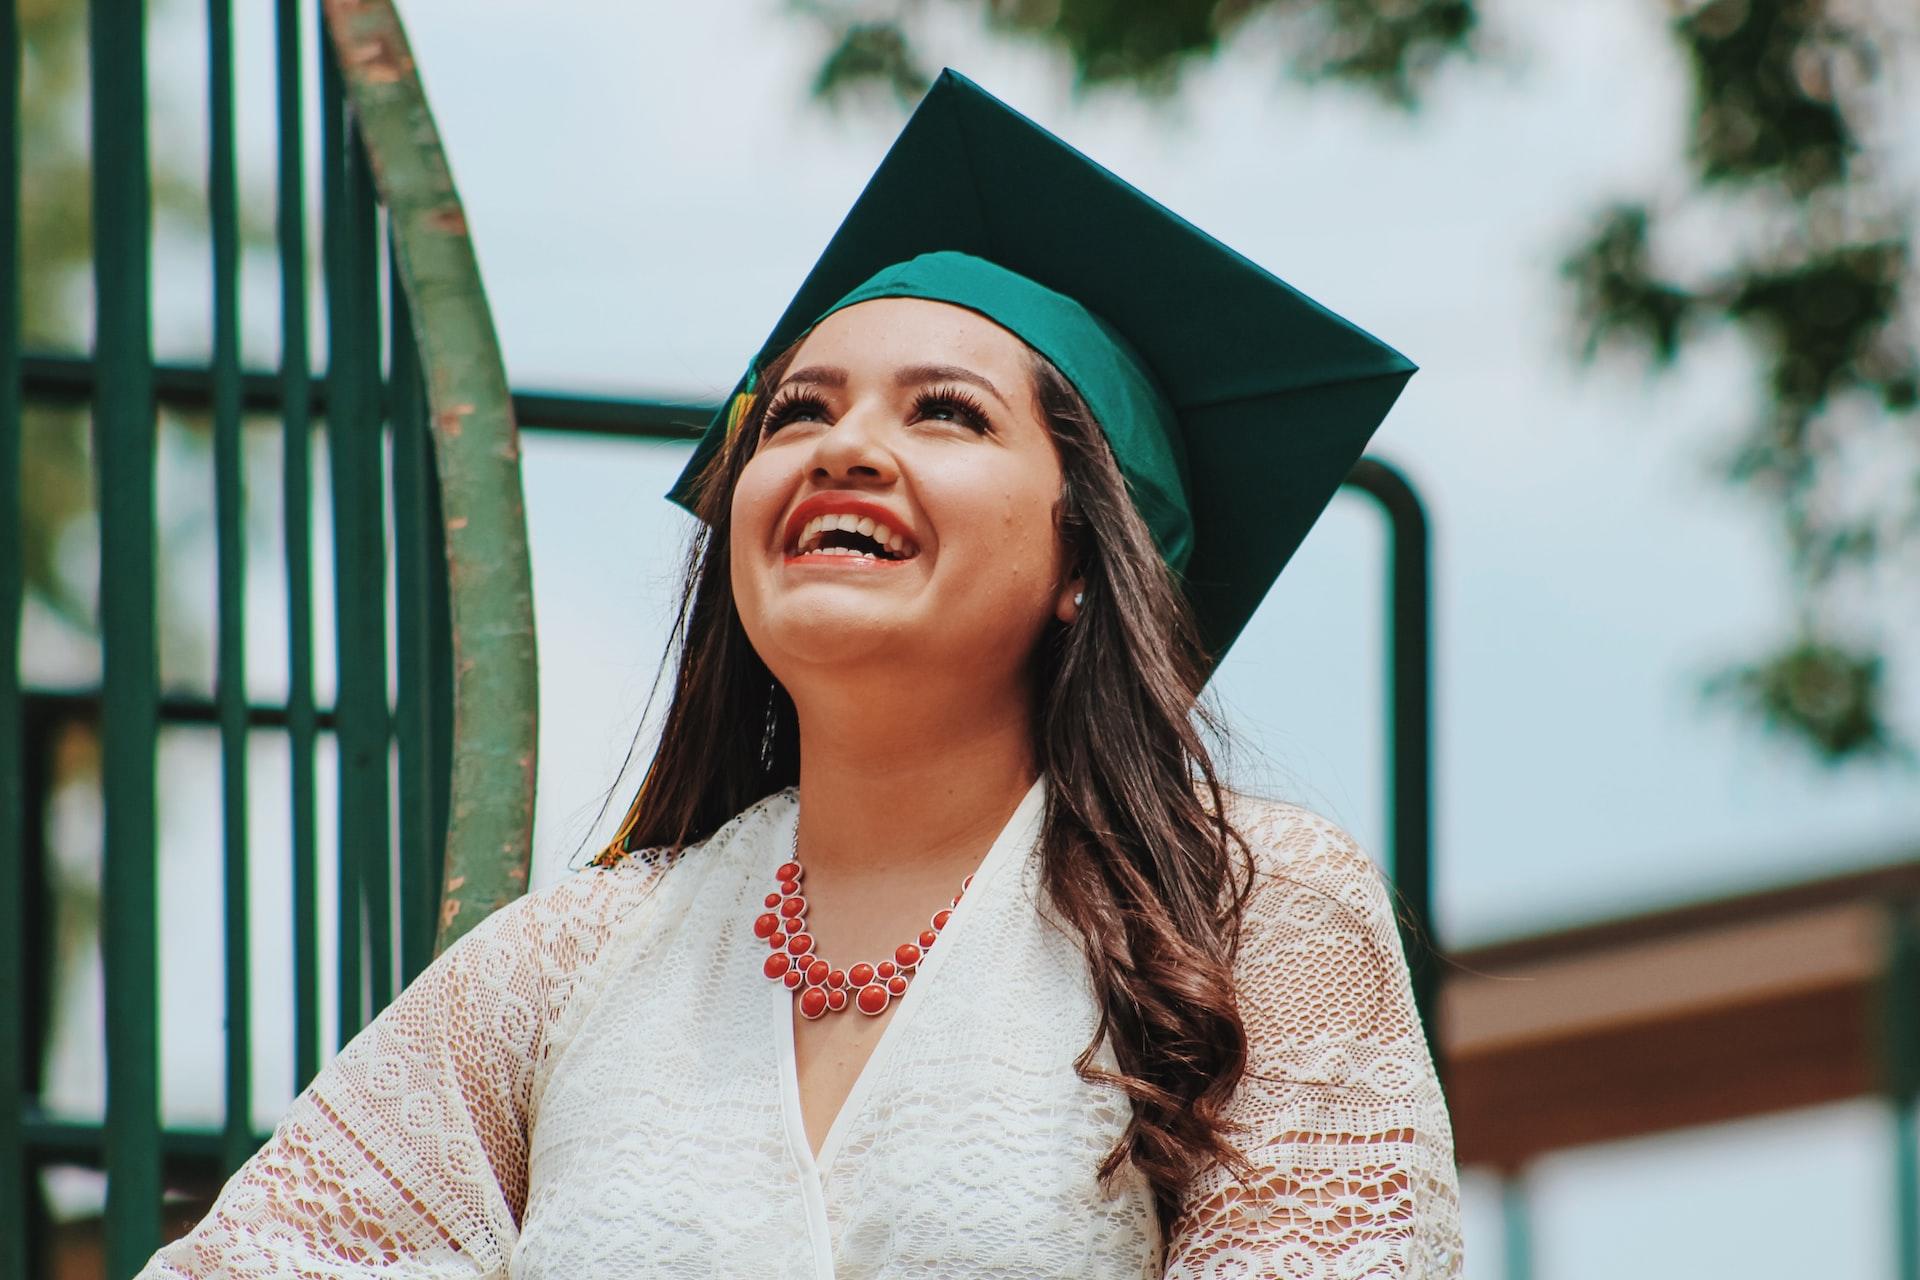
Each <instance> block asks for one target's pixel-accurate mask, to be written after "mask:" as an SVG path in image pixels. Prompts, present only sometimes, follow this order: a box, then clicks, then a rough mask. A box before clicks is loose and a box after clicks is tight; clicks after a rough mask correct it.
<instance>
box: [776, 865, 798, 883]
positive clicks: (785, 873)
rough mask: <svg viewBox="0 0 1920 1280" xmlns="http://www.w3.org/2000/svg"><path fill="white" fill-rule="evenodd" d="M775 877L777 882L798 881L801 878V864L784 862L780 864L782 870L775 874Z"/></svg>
mask: <svg viewBox="0 0 1920 1280" xmlns="http://www.w3.org/2000/svg"><path fill="white" fill-rule="evenodd" d="M773 875H774V878H775V879H776V880H798V879H799V878H800V864H799V863H797V862H783V863H781V864H780V869H779V870H778V871H776V872H774V873H773Z"/></svg>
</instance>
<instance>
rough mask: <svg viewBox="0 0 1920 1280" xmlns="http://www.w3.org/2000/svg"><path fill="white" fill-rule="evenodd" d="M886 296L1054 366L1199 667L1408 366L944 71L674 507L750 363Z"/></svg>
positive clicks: (1314, 508) (1251, 604)
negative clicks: (1184, 626) (955, 311)
mask: <svg viewBox="0 0 1920 1280" xmlns="http://www.w3.org/2000/svg"><path fill="white" fill-rule="evenodd" d="M881 297H920V298H933V299H936V300H939V301H945V302H952V303H956V304H958V305H961V306H966V307H968V308H970V309H972V310H975V311H978V312H979V313H980V314H982V315H984V316H986V317H987V318H988V319H990V320H993V321H995V322H996V323H998V324H1000V325H1001V326H1002V327H1003V328H1006V329H1008V330H1009V331H1011V332H1012V333H1014V334H1015V335H1016V336H1018V337H1020V338H1021V339H1022V340H1023V341H1025V342H1026V343H1027V344H1028V345H1029V346H1031V347H1033V348H1034V349H1035V350H1037V351H1039V352H1040V353H1041V354H1042V355H1044V356H1046V357H1047V358H1048V359H1050V360H1052V361H1053V363H1054V364H1055V365H1056V366H1057V367H1058V368H1059V369H1060V371H1061V373H1062V374H1064V375H1065V376H1066V377H1067V379H1068V380H1069V381H1070V382H1072V383H1073V384H1074V386H1075V388H1076V389H1077V390H1078V391H1079V392H1080V394H1081V396H1082V397H1083V398H1084V399H1085V400H1086V401H1087V405H1088V407H1089V408H1090V409H1092V410H1093V412H1094V416H1095V417H1096V418H1098V419H1099V421H1100V425H1101V427H1102V428H1103V430H1104V431H1105V433H1106V436H1107V439H1108V441H1109V443H1110V444H1111V445H1112V447H1113V451H1114V456H1115V458H1116V459H1117V460H1118V462H1119V464H1120V470H1121V472H1122V474H1123V475H1124V476H1125V477H1126V480H1127V485H1128V489H1129V491H1130V493H1131V494H1132V496H1133V500H1134V504H1135V506H1136V507H1137V508H1138V509H1139V511H1140V513H1141V515H1142V517H1143V518H1144V519H1145V520H1146V523H1147V525H1148V527H1149V528H1150V529H1151V530H1152V531H1153V535H1154V540H1155V543H1156V545H1158V547H1159V548H1160V552H1161V554H1162V555H1163V556H1165V557H1166V559H1167V562H1168V563H1169V564H1170V565H1172V566H1173V568H1174V569H1175V570H1176V571H1177V572H1178V573H1179V575H1180V580H1181V584H1182V587H1183V589H1184V590H1185V592H1186V595H1187V599H1188V600H1189V601H1190V602H1191V604H1192V606H1193V610H1194V613H1195V616H1196V617H1197V618H1198V620H1199V623H1200V633H1201V637H1202V639H1203V640H1204V642H1205V644H1206V646H1207V650H1208V652H1209V653H1210V654H1212V655H1213V656H1214V657H1215V658H1218V657H1219V655H1220V654H1222V653H1224V652H1225V651H1226V649H1227V646H1228V645H1230V644H1232V643H1233V640H1234V638H1235V637H1236V636H1238V635H1239V634H1240V630H1241V628H1242V627H1244V626H1245V625H1246V622H1247V619H1248V618H1249V617H1251V616H1252V615H1253V611H1254V609H1255V608H1257V607H1258V606H1259V604H1260V600H1261V598H1262V597H1263V596H1265V595H1266V592H1267V588H1268V587H1269V586H1270V585H1272V583H1273V580H1274V579H1275V578H1276V577H1278V576H1279V574H1280V571H1281V569H1282V568H1284V567H1285V566H1286V563H1287V560H1288V559H1289V558H1290V557H1291V556H1292V555H1293V553H1294V550H1295V549H1296V548H1297V547H1298V546H1299V545H1300V543H1301V541H1302V540H1303V539H1304V538H1305V537H1306V534H1307V530H1308V529H1309V528H1311V527H1312V526H1313V522H1314V521H1315V520H1316V519H1318V518H1319V516H1320V513H1321V512H1322V511H1323V510H1325V508H1326V505H1327V503H1328V502H1329V501H1331V500H1332V498H1333V494H1334V491H1335V490H1337V489H1338V488H1339V487H1340V482H1341V481H1342V480H1343V479H1344V478H1345V477H1346V474H1347V472H1348V470H1349V469H1350V468H1351V467H1352V466H1353V464H1354V462H1355V461H1356V460H1357V459H1358V458H1359V457H1360V453H1361V451H1362V450H1363V449H1364V448H1365V447H1366V443H1367V440H1368V438H1369V437H1371V436H1372V435H1373V432H1374V430H1375V429H1376V428H1377V427H1379V425H1380V422H1381V420H1382V419H1383V418H1385V417H1386V414H1387V410H1388V409H1389V408H1390V407H1391V406H1392V405H1393V402H1394V399H1395V398H1396V397H1397V396H1398V395H1399V394H1400V389H1401V388H1402V387H1403V386H1404V385H1406V381H1407V378H1408V377H1409V376H1410V375H1411V374H1412V373H1413V370H1414V366H1413V364H1412V362H1411V361H1409V360H1408V359H1407V358H1406V357H1405V356H1402V355H1401V354H1400V353H1398V352H1397V351H1394V350H1393V349H1392V348H1391V347H1388V346H1387V345H1386V344H1384V343H1382V342H1380V341H1379V340H1378V339H1376V338H1374V337H1372V336H1370V335H1369V334H1367V333H1365V332H1364V331H1362V330H1361V329H1359V328H1358V327H1357V326H1355V325H1353V324H1350V323H1349V322H1347V321H1345V320H1343V319H1341V318H1340V317H1339V316H1336V315H1334V314H1333V313H1332V312H1330V311H1328V310H1327V309H1326V308H1324V307H1322V306H1320V305H1319V304H1317V303H1315V302H1313V301H1311V300H1310V299H1308V298H1306V297H1303V296H1302V295H1301V294H1300V293H1298V292H1297V291H1296V290H1294V289H1293V288H1291V287H1289V286H1288V285H1287V284H1286V283H1285V282H1283V281H1281V280H1279V279H1277V278H1276V277H1274V276H1273V275H1272V274H1271V273H1269V272H1267V271H1265V270H1263V269H1262V268H1260V267H1258V266H1256V265H1255V264H1253V263H1252V262H1249V261H1248V260H1247V259H1246V258H1244V257H1242V256H1240V255H1239V254H1237V253H1235V252H1234V251H1233V250H1231V249H1229V248H1227V247H1226V246H1225V245H1223V244H1221V243H1220V242H1219V241H1217V240H1215V239H1213V237H1211V236H1209V235H1207V234H1206V233H1205V232H1203V231H1201V230H1199V229H1198V228H1196V227H1194V226H1193V225H1192V224H1190V223H1188V222H1187V221H1186V220H1184V219H1183V218H1181V217H1179V216H1178V215H1177V214H1175V213H1173V212H1171V211H1170V210H1168V209H1166V208H1164V207H1163V206H1161V205H1160V204H1158V203H1156V202H1155V201H1153V200H1152V199H1150V198H1149V197H1147V196H1146V195H1145V194H1143V193H1142V192H1140V191H1138V190H1136V189H1135V188H1134V187H1132V186H1129V185H1128V184H1127V183H1125V182H1123V181H1121V180H1120V179H1119V178H1118V177H1116V176H1114V175H1113V174H1112V173H1109V172H1108V171H1107V170H1106V169H1103V168H1101V167H1100V166H1099V165H1097V164H1095V163H1094V162H1093V161H1091V160H1089V159H1087V158H1086V157H1085V156H1083V155H1081V154H1080V153H1079V152H1078V151H1075V150H1074V149H1073V148H1072V147H1069V146H1068V145H1066V144H1065V143H1064V142H1062V141H1060V139H1058V138H1056V137H1054V136H1053V135H1052V134H1051V133H1048V132H1047V131H1046V130H1045V129H1042V128H1041V127H1040V126H1038V125H1036V124H1034V123H1033V122H1032V121H1031V120H1028V119H1027V118H1026V117H1025V116H1022V115H1020V114H1019V113H1018V112H1016V111H1014V110H1012V109H1011V108H1009V107H1008V106H1007V105H1006V104H1005V103H1003V102H1000V101H999V100H998V99H996V98H994V97H992V96H991V95H989V94H987V93H986V92H985V91H984V90H982V89H981V88H980V87H979V86H978V85H976V84H974V83H973V82H972V81H971V80H968V79H967V78H966V77H964V76H962V75H959V74H957V73H956V72H953V71H951V70H949V71H946V72H943V73H942V74H941V76H940V78H939V80H937V81H936V82H935V83H934V86H933V88H932V89H931V90H929V91H928V93H927V96H926V97H925V99H923V100H922V101H921V103H920V106H919V107H918V109H916V110H915V111H914V113H913V118H912V119H910V120H909V121H908V122H907V126H906V128H905V129H904V130H903V131H902V132H901V134H900V137H899V138H898V140H896V141H895V142H894V144H893V147H892V149H891V150H890V151H888V152H887V156H886V159H885V160H883V161H881V164H880V168H879V169H878V170H877V171H876V172H875V173H874V175H873V178H872V179H871V180H870V181H869V182H868V183H867V188H866V190H865V191H863V192H862V193H861V195H860V198H859V200H858V201H856V202H855V204H854V206H853V208H852V210H851V211H850V212H849V213H848V214H847V217H846V220H845V221H844V222H842V223H841V224H840V229H839V231H837V232H835V233H834V237H833V239H832V240H831V241H830V242H829V243H828V245H827V248H826V251H825V252H824V253H822V254H821V255H820V260H819V262H817V263H815V264H814V268H813V270H812V271H811V272H810V273H809V274H808V276H807V278H806V281H805V282H804V283H803V284H802V285H801V286H800V291H799V293H797V294H796V295H795V296H794V299H793V301H792V302H791V303H790V304H789V305H788V307H787V310H786V314H785V315H783V316H781V317H780V322H779V324H777V325H775V326H774V330H773V333H772V334H771V335H770V336H769V337H768V338H767V341H766V342H765V344H763V345H762V347H761V349H760V352H759V354H758V355H756V356H755V357H754V360H753V363H752V365H751V366H750V368H749V370H748V373H747V375H746V376H745V377H744V378H743V379H742V380H741V382H740V385H739V386H737V387H736V388H735V389H734V395H733V396H732V397H730V398H729V400H728V403H727V406H726V407H724V408H722V409H721V411H720V412H719V413H718V414H716V415H715V416H714V419H713V421H712V422H711V423H709V424H708V426H707V430H706V433H705V434H704V435H703V436H702V437H701V439H700V442H699V444H698V445H697V446H696V447H695V449H694V454H693V458H692V459H691V460H690V461H689V462H688V464H687V467H686V470H685V471H684V472H682V473H681V476H680V478H679V480H678V481H677V482H676V483H675V484H674V487H673V489H672V491H671V492H670V494H669V495H668V496H670V497H671V498H672V499H673V500H674V501H676V502H679V503H681V504H682V505H683V506H684V505H687V504H689V502H690V501H691V497H692V489H693V485H694V481H695V479H696V477H697V476H698V475H699V473H700V470H701V469H702V468H703V467H704V466H705V465H706V463H707V461H708V459H709V458H711V457H712V455H713V453H714V451H715V450H717V449H718V448H719V447H720V445H721V444H722V443H723V442H724V441H725V439H726V436H727V431H728V429H729V428H730V426H731V425H733V423H734V422H735V421H737V420H738V418H739V417H740V416H741V413H742V410H743V407H744V405H745V403H746V402H745V401H744V400H743V398H742V397H743V396H744V395H746V394H747V393H748V392H749V391H750V389H751V388H752V386H753V379H754V377H755V374H756V371H757V370H758V369H760V368H761V367H762V366H763V365H764V364H765V363H766V362H767V361H769V360H771V359H772V358H773V357H774V356H776V355H778V354H779V353H780V352H781V351H783V350H785V349H786V348H787V347H788V346H789V345H791V344H792V343H793V342H794V341H795V340H796V339H798V338H799V337H800V336H801V335H802V334H804V333H805V332H806V331H807V330H808V329H810V328H811V327H812V326H813V325H815V324H817V323H818V322H819V321H820V320H821V319H822V318H824V317H825V316H827V315H829V314H831V313H832V312H834V311H837V310H839V309H840V308H842V307H845V306H850V305H852V304H853V303H855V302H861V301H865V300H867V299H869V298H881Z"/></svg>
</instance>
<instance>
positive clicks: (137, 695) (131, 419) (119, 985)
mask: <svg viewBox="0 0 1920 1280" xmlns="http://www.w3.org/2000/svg"><path fill="white" fill-rule="evenodd" d="M89 36H90V42H91V50H92V75H91V81H92V85H91V88H92V108H93V240H94V253H93V261H94V315H95V324H96V336H95V341H94V346H95V351H96V353H97V357H96V358H97V360H98V362H99V369H100V378H99V383H98V386H97V388H96V393H95V396H94V405H93V431H94V459H95V465H96V467H97V468H98V472H99V488H98V500H99V510H100V642H101V664H102V668H103V675H104V678H103V680H102V684H103V685H104V688H105V694H104V698H103V708H102V716H101V723H100V738H101V790H102V793H103V794H104V796H105V798H106V857H105V867H104V870H103V872H102V882H101V951H102V953H103V968H104V970H105V977H106V1044H107V1223H106V1236H107V1239H106V1252H107V1259H106V1261H107V1274H108V1275H112V1276H124V1275H131V1274H132V1273H133V1272H135V1271H137V1270H139V1268H140V1265H141V1263H143V1262H144V1261H145V1260H146V1258H147V1256H148V1255H149V1254H151V1253H152V1252H153V1250H154V1249H155V1248H157V1247H158V1246H159V1243H160V1087H159V1086H160V1058H159V1025H158V1003H159V991H158V982H157V980H156V976H155V975H156V974H157V973H158V971H159V963H158V961H159V947H158V938H157V936H156V935H157V928H156V922H155V919H154V899H155V867H154V861H155V852H156V850H155V830H154V753H155V750H156V748H157V746H158V725H157V712H158V701H159V699H158V686H159V672H158V649H157V644H156V639H157V638H156V635H155V622H154V603H155V601H154V472H153V465H154V427H155V424H154V409H153V368H152V361H153V353H152V319H151V315H150V289H151V271H150V268H151V261H150V254H151V250H150V248H149V236H150V234H151V232H150V227H151V222H152V215H151V204H150V195H149V192H148V188H147V183H148V169H147V114H146V110H147V108H146V103H147V95H146V20H145V13H144V9H143V7H142V6H141V5H139V4H122V3H112V2H111V0H93V4H92V6H91V8H90V10H89Z"/></svg>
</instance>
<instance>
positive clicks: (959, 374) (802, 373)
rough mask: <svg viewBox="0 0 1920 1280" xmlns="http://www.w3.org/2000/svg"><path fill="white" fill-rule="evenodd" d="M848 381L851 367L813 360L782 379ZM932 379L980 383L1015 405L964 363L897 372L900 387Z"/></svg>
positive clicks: (914, 366) (835, 385) (823, 382)
mask: <svg viewBox="0 0 1920 1280" xmlns="http://www.w3.org/2000/svg"><path fill="white" fill-rule="evenodd" d="M847 381H848V377H847V371H846V370H845V369H842V368H840V367H839V366H837V365H830V364H810V365H808V366H807V367H806V368H804V369H795V370H793V371H792V372H790V373H788V374H787V376H786V377H784V378H782V379H780V385H781V386H783V387H784V386H786V385H787V384H788V383H789V382H800V383H806V384H807V385H809V386H816V387H833V388H836V389H839V388H843V387H845V386H846V385H847ZM929 382H965V383H969V384H971V385H972V386H976V387H979V388H980V389H981V390H982V391H985V392H986V393H987V394H988V395H990V396H992V397H993V398H994V399H995V400H998V401H999V402H1000V403H1001V404H1003V405H1006V406H1007V408H1008V410H1009V411H1011V410H1012V408H1013V406H1012V405H1010V404H1007V398H1006V397H1005V396H1003V395H1001V394H1000V388H998V387H996V386H994V385H993V383H991V382H989V381H988V380H987V379H986V378H983V377H982V376H980V375H979V374H977V373H975V372H974V371H973V370H971V369H968V368H965V367H963V366H961V365H957V364H910V365H907V366H906V367H905V368H903V369H900V370H898V371H896V372H895V373H894V375H893V384H894V385H895V386H896V387H918V386H924V385H925V384H927V383H929Z"/></svg>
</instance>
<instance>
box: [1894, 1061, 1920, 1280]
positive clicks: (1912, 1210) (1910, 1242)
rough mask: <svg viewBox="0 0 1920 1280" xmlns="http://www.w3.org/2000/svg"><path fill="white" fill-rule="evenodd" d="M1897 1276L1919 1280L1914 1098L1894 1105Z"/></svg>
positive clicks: (1919, 1131)
mask: <svg viewBox="0 0 1920 1280" xmlns="http://www.w3.org/2000/svg"><path fill="white" fill-rule="evenodd" d="M1893 1149H1894V1179H1893V1190H1894V1195H1895V1197H1896V1200H1895V1206H1894V1214H1895V1217H1894V1230H1895V1231H1896V1233H1897V1234H1896V1236H1895V1245H1894V1247H1895V1249H1896V1250H1897V1252H1896V1253H1895V1255H1894V1257H1895V1258H1896V1259H1897V1261H1896V1263H1895V1265H1896V1267H1897V1268H1898V1269H1897V1271H1896V1273H1895V1274H1897V1275H1898V1276H1899V1278H1900V1280H1920V1118H1916V1115H1915V1106H1914V1099H1913V1096H1912V1095H1908V1096H1907V1097H1905V1098H1902V1099H1900V1100H1899V1101H1897V1102H1895V1103H1894V1104H1893Z"/></svg>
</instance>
